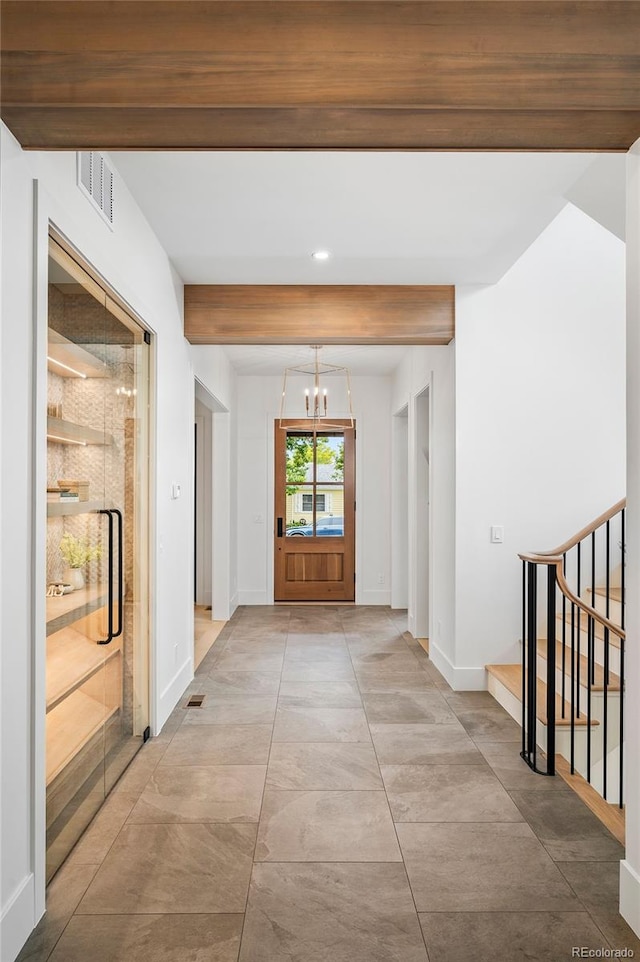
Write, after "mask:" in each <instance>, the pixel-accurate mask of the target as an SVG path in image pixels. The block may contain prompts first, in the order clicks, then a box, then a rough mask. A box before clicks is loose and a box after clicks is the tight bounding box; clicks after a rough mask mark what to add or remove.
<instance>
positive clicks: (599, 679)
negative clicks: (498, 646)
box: [516, 638, 620, 691]
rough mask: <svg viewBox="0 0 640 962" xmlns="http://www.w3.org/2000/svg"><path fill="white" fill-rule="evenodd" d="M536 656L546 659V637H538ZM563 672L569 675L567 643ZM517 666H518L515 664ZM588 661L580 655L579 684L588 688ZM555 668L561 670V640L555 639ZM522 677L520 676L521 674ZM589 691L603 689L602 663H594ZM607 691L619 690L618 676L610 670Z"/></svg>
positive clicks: (569, 655) (569, 650) (568, 649)
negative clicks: (592, 679) (593, 675)
mask: <svg viewBox="0 0 640 962" xmlns="http://www.w3.org/2000/svg"><path fill="white" fill-rule="evenodd" d="M537 647H538V657H539V658H544V660H545V661H546V660H547V639H546V638H538V646H537ZM565 651H566V655H565V659H566V661H565V674H566V675H569V674H570V673H571V648H570V646H569V645H565ZM516 667H518V666H516ZM587 667H588V662H587V658H586V655H580V684H581V685H582V686H583V687H584V688H588V673H587ZM556 668H557V669H558V670H559V671H562V642H561V641H556ZM521 677H522V676H521ZM591 691H604V667H603V666H602V665H598V664H596V666H595V680H594V681H592V682H591ZM607 691H620V678H619V677H618V675H614V673H613V672H612V671H610V672H609V683H608V685H607Z"/></svg>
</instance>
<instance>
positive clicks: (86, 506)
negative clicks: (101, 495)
mask: <svg viewBox="0 0 640 962" xmlns="http://www.w3.org/2000/svg"><path fill="white" fill-rule="evenodd" d="M103 504H104V502H103V501H70V502H69V503H68V504H66V503H65V502H64V501H47V517H48V518H65V517H68V516H69V515H72V514H90V513H91V512H93V511H98V510H99V509H100V508H101V507H102V506H103Z"/></svg>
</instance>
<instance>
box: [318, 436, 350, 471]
mask: <svg viewBox="0 0 640 962" xmlns="http://www.w3.org/2000/svg"><path fill="white" fill-rule="evenodd" d="M316 462H317V475H318V476H317V480H318V481H344V435H343V434H319V435H318V436H317V438H316Z"/></svg>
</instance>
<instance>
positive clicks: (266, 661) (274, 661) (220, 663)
mask: <svg viewBox="0 0 640 962" xmlns="http://www.w3.org/2000/svg"><path fill="white" fill-rule="evenodd" d="M283 660H284V653H283V652H280V651H276V652H265V653H264V654H260V653H259V652H257V651H253V650H251V651H226V650H225V651H223V652H222V653H221V655H220V657H219V658H218V660H217V661H216V664H215V667H216V668H217V669H218V670H220V671H280V670H281V669H282V662H283Z"/></svg>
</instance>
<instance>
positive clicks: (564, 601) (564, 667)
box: [560, 551, 567, 718]
mask: <svg viewBox="0 0 640 962" xmlns="http://www.w3.org/2000/svg"><path fill="white" fill-rule="evenodd" d="M562 573H563V575H564V576H565V578H566V576H567V552H566V551H565V553H564V554H563V555H562ZM566 674H567V596H566V595H565V593H564V591H563V592H562V705H561V709H560V710H561V712H562V717H563V718H564V717H565V715H566V707H565V706H566Z"/></svg>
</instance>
